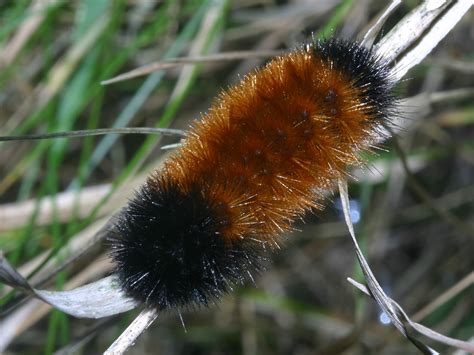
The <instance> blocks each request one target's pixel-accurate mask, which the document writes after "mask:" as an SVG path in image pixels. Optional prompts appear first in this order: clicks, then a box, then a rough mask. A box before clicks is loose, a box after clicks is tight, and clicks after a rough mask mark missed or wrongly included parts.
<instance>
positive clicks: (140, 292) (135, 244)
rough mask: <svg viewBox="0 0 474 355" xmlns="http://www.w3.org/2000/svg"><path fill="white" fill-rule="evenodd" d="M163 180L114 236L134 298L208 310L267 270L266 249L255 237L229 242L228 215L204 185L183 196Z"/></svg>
mask: <svg viewBox="0 0 474 355" xmlns="http://www.w3.org/2000/svg"><path fill="white" fill-rule="evenodd" d="M157 181H158V183H159V185H160V186H156V182H155V183H154V184H153V186H151V185H150V184H149V183H148V184H145V185H144V186H142V187H141V189H140V190H139V191H138V192H137V194H136V195H135V197H134V198H133V199H132V200H131V201H130V202H129V204H128V205H127V206H126V207H125V208H124V210H123V211H122V212H121V214H120V215H119V217H118V220H117V222H116V224H115V232H114V234H113V236H112V237H111V238H110V242H111V255H112V258H113V259H114V261H115V263H116V265H117V271H116V272H117V275H118V278H119V281H120V283H121V286H122V289H123V290H124V291H125V292H126V294H127V295H128V296H130V297H132V298H134V299H136V300H137V301H139V302H143V303H146V304H147V305H148V306H150V307H156V308H158V309H168V308H173V307H183V306H184V307H186V306H201V305H206V306H207V305H209V304H210V303H214V302H215V301H216V300H217V299H218V298H219V297H220V296H221V295H222V294H224V293H226V292H229V291H231V289H232V287H233V286H234V285H235V284H238V283H242V282H244V281H245V279H246V278H247V277H248V276H249V273H251V272H254V271H258V270H260V269H261V261H262V260H263V259H262V256H261V255H260V254H261V248H259V247H258V246H256V245H255V243H256V242H252V241H251V240H249V239H250V238H246V239H245V240H243V239H237V240H234V241H229V240H225V238H223V236H222V235H220V233H219V232H220V228H221V227H220V226H221V223H220V222H221V219H222V218H223V217H222V216H221V217H219V215H218V213H217V212H216V209H215V208H214V206H213V204H212V202H210V201H208V200H207V199H206V198H205V197H204V196H202V193H201V191H200V189H199V188H198V187H195V188H193V189H191V190H190V191H189V192H187V193H183V192H181V191H180V189H179V188H177V187H176V186H173V185H172V184H170V183H167V182H164V181H163V180H157ZM224 218H225V217H224Z"/></svg>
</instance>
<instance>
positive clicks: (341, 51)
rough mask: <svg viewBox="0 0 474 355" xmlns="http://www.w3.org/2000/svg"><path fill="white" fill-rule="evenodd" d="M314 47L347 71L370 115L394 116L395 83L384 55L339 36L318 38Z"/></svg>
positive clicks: (324, 58)
mask: <svg viewBox="0 0 474 355" xmlns="http://www.w3.org/2000/svg"><path fill="white" fill-rule="evenodd" d="M312 46H313V48H314V54H315V56H316V57H317V58H321V59H322V60H323V61H325V62H327V63H330V64H331V66H332V67H333V68H334V69H336V70H337V71H340V72H341V73H345V74H346V75H347V78H350V79H351V80H352V84H353V85H354V87H356V88H359V89H360V99H361V100H362V101H363V102H365V103H367V104H368V107H371V108H372V110H371V111H370V112H369V114H370V115H372V116H373V117H374V118H377V119H380V121H381V122H382V121H386V120H387V119H388V118H390V117H391V116H392V115H393V110H394V107H395V103H396V99H395V96H394V95H393V92H392V89H393V85H394V82H393V80H392V78H391V71H390V67H389V66H388V64H387V63H386V62H385V61H384V60H383V59H382V58H379V57H377V56H376V55H375V54H374V52H373V51H372V50H371V49H368V48H366V47H364V46H362V45H361V44H360V43H357V42H353V41H347V40H344V39H339V38H331V39H328V40H316V41H315V42H314V43H313V44H312Z"/></svg>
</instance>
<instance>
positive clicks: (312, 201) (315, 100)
mask: <svg viewBox="0 0 474 355" xmlns="http://www.w3.org/2000/svg"><path fill="white" fill-rule="evenodd" d="M393 85H394V81H393V80H392V79H391V76H390V70H389V67H388V65H387V63H386V62H384V60H383V59H381V58H378V57H377V56H376V55H375V54H374V53H373V52H372V51H371V50H370V49H367V48H365V47H364V46H363V45H361V44H359V43H357V42H351V41H346V40H341V39H328V40H311V41H308V42H307V43H304V44H303V45H301V46H300V47H299V48H298V49H296V50H294V51H293V52H291V53H289V54H287V55H284V56H279V57H276V58H275V59H273V60H272V61H270V62H269V63H268V64H267V65H266V66H264V67H263V68H261V69H258V70H256V71H254V72H253V73H250V74H248V75H247V76H245V77H244V78H243V79H242V81H241V82H240V83H238V84H237V85H235V86H233V87H231V88H229V89H228V90H226V91H223V92H222V93H221V94H220V95H219V96H218V97H217V98H216V99H215V100H214V102H213V104H212V106H211V108H210V109H209V111H208V112H207V113H206V114H204V115H203V117H202V119H201V120H197V121H195V122H194V123H193V124H192V127H191V129H190V132H189V134H188V135H187V137H186V138H185V140H184V142H183V144H182V146H181V147H180V148H178V149H177V151H175V152H174V154H172V155H171V156H170V157H169V158H168V159H167V160H166V161H165V162H164V164H163V166H162V167H161V168H160V169H159V170H155V171H154V172H153V173H152V174H151V175H150V176H149V177H148V179H147V181H146V182H145V184H144V185H143V186H142V187H141V188H140V189H139V190H138V191H137V192H136V194H135V196H134V197H133V198H132V199H131V200H130V201H129V203H128V205H127V206H126V207H125V208H123V210H122V211H121V212H120V214H119V215H118V217H117V218H116V222H115V225H114V232H113V234H112V236H111V237H110V254H111V257H112V259H113V260H114V262H115V264H116V273H117V276H118V279H119V282H120V285H121V287H122V289H123V290H124V291H125V293H126V294H127V295H129V296H130V297H132V298H134V299H135V300H137V301H139V302H143V303H145V304H147V305H148V306H149V307H155V308H157V309H160V310H166V309H170V308H174V307H193V306H207V305H209V304H212V303H215V302H216V301H217V300H218V299H219V298H220V297H221V296H222V295H223V294H225V293H227V292H229V291H231V290H232V289H233V287H234V286H235V285H237V284H240V283H243V282H245V281H246V280H248V279H250V280H251V279H252V278H253V275H254V274H255V273H258V272H259V271H260V270H262V269H263V267H264V264H265V260H266V259H267V255H268V251H269V250H273V249H275V248H277V247H278V246H279V243H280V240H281V236H282V234H283V233H285V232H288V231H291V230H292V224H293V222H294V221H295V220H296V219H299V218H302V217H303V215H304V214H305V212H307V211H308V210H311V209H321V208H322V207H323V202H324V192H325V191H327V190H332V189H334V187H335V185H336V184H337V181H338V179H340V178H343V177H344V176H345V175H346V169H347V167H348V166H351V165H360V164H362V163H363V162H362V161H361V158H360V157H359V153H360V152H361V151H365V150H369V149H370V148H371V147H372V146H373V145H374V144H375V143H376V142H377V140H379V139H380V135H381V134H382V133H381V127H382V126H383V125H386V124H389V122H390V117H391V115H393V114H394V112H396V109H397V105H396V99H395V96H394V95H393V93H392V87H393Z"/></svg>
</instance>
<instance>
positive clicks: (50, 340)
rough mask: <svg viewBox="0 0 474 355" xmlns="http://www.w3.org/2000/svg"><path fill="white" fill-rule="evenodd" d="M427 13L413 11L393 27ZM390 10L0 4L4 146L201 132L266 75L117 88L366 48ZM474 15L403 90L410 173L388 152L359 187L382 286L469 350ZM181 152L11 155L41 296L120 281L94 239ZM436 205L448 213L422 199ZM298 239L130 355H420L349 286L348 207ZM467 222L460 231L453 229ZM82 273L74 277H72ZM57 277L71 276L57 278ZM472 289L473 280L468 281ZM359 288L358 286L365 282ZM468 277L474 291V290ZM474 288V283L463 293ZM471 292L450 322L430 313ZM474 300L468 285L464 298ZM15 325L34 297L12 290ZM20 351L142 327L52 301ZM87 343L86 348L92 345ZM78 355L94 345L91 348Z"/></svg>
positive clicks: (25, 268)
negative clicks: (207, 116) (315, 52)
mask: <svg viewBox="0 0 474 355" xmlns="http://www.w3.org/2000/svg"><path fill="white" fill-rule="evenodd" d="M416 4H417V2H415V1H406V2H405V3H404V4H403V5H402V6H401V7H399V9H398V10H397V11H396V13H395V14H394V15H393V16H392V17H391V18H390V19H389V22H388V23H387V25H386V27H387V29H389V28H390V27H391V26H392V25H393V24H395V23H396V22H397V21H398V20H399V19H400V18H401V17H402V16H404V15H405V14H406V13H407V12H409V11H410V9H412V8H413V7H414V6H415V5H416ZM385 5H386V4H385V3H384V2H380V1H363V2H360V1H340V2H336V1H334V2H318V1H315V2H308V1H307V2H305V1H296V0H295V1H265V0H246V1H230V0H229V1H226V0H207V1H206V0H203V1H174V0H168V1H166V0H164V1H148V0H144V1H140V0H133V1H132V0H121V1H113V0H101V1H96V0H77V1H61V0H49V1H41V0H31V1H26V0H25V1H6V2H2V3H0V23H1V26H0V27H1V28H0V135H20V134H32V133H42V132H56V131H67V130H78V129H93V128H105V127H126V126H149V127H152V126H156V127H174V128H182V129H186V128H187V127H188V125H189V122H190V120H192V119H194V118H199V116H200V113H201V112H204V111H205V110H206V109H207V108H208V107H209V105H210V102H211V100H212V97H214V96H215V95H217V94H218V93H219V91H220V90H221V88H225V87H227V86H229V85H231V84H232V83H234V82H236V81H237V80H238V78H239V77H238V75H239V74H241V75H242V74H245V73H247V72H248V71H250V70H252V69H253V68H255V67H256V66H258V65H260V64H263V63H264V62H265V59H262V58H248V59H245V60H241V61H222V62H209V63H203V64H199V65H195V66H183V67H177V68H173V69H170V70H168V71H158V72H153V73H151V74H149V75H147V76H143V77H137V78H133V79H130V80H125V81H121V82H118V83H115V84H111V85H101V81H103V80H106V79H110V78H112V77H114V76H116V75H118V74H120V73H123V72H126V71H129V70H132V69H135V68H137V67H140V66H143V65H145V64H149V63H151V62H154V61H157V60H162V59H166V58H173V57H177V56H200V55H206V54H213V53H218V52H226V51H241V50H246V51H248V50H254V51H269V50H281V49H287V48H293V47H295V46H296V45H297V43H298V42H300V41H302V40H304V39H305V38H307V36H308V35H309V34H311V33H313V32H314V34H315V35H316V36H323V37H324V36H325V37H328V36H332V35H338V36H342V37H346V38H360V34H361V33H365V30H366V28H367V26H368V25H369V21H371V20H372V19H373V18H374V17H376V16H377V14H378V13H379V12H380V11H382V9H383V6H385ZM472 23H473V22H472V13H471V14H468V15H467V16H466V18H465V19H464V20H463V21H461V22H460V23H459V24H458V25H457V26H456V28H455V29H454V30H453V31H452V32H451V33H450V34H449V35H448V38H446V39H445V40H444V41H443V42H442V43H441V44H440V46H438V48H437V49H436V51H435V52H434V53H433V54H432V55H431V56H430V57H429V58H428V59H427V60H425V61H424V62H423V63H422V64H420V65H419V66H417V67H416V68H415V69H414V70H412V71H410V73H409V75H408V80H405V81H403V82H402V83H401V84H400V85H399V86H400V88H399V91H400V93H402V95H403V97H407V98H409V99H410V100H409V101H408V104H407V105H406V106H405V107H404V114H405V115H406V116H407V118H406V120H407V122H408V124H407V127H406V128H405V129H404V130H403V131H402V132H401V133H400V137H399V139H400V141H401V145H402V148H403V151H404V154H405V155H406V159H407V161H408V163H409V167H410V171H411V172H410V173H408V172H406V171H404V170H403V169H402V167H401V164H400V159H399V156H398V155H397V154H396V153H395V150H394V149H392V146H391V143H390V142H386V143H385V144H384V146H383V150H381V151H377V153H376V154H374V155H371V156H370V157H367V159H368V160H369V161H370V164H369V166H370V167H369V169H366V170H365V171H353V174H354V175H355V176H357V181H353V182H352V185H351V191H350V194H351V197H352V198H353V199H354V200H353V202H354V206H355V208H356V209H358V212H359V214H360V221H359V222H358V224H357V228H358V236H359V238H360V239H361V243H362V244H363V246H364V248H365V253H366V255H367V256H368V258H369V259H370V262H371V265H372V266H373V268H374V271H375V273H376V274H377V277H378V279H379V281H380V282H381V283H382V286H383V287H384V288H385V289H386V290H387V291H388V292H387V293H388V294H389V295H391V296H392V297H393V298H394V299H396V300H397V301H399V302H400V303H401V304H402V305H403V306H404V308H405V310H407V311H408V312H409V313H410V314H411V315H413V316H414V319H415V320H418V321H422V322H423V323H424V324H426V325H427V326H430V327H433V328H435V329H437V330H439V331H441V332H443V333H445V334H449V335H451V336H453V337H459V338H463V339H467V338H469V337H471V336H472V334H473V333H474V311H473V309H474V297H472V296H473V286H472V283H473V278H474V277H473V276H472V275H473V274H472V272H473V269H474V258H473V257H472V256H473V255H474V235H472V234H469V231H466V228H464V225H465V224H467V225H470V226H471V229H472V221H473V220H474V203H473V201H474V159H473V157H474V144H473V142H474V140H473V138H474V106H473V104H472V102H473V100H472V98H473V96H474V87H473V86H474V69H473V59H474V47H473V46H472V43H474V41H473V40H474V38H473V36H474V27H473V26H472ZM176 142H177V139H175V138H170V137H157V136H143V135H141V136H138V135H129V136H117V135H109V136H100V137H87V138H79V139H58V140H45V141H36V142H9V143H2V144H0V250H2V251H3V253H4V254H5V255H6V257H7V258H8V260H9V261H11V262H12V263H13V264H14V265H15V266H17V267H19V268H20V270H21V271H22V272H24V274H25V275H29V277H30V280H31V281H32V282H33V283H34V284H35V285H37V286H38V287H40V288H51V289H61V288H71V287H75V286H78V285H80V284H83V283H87V282H90V281H93V280H95V279H98V278H100V277H102V276H103V275H105V274H107V273H110V271H111V265H110V263H109V262H108V259H107V257H106V254H105V253H104V251H105V248H104V247H103V245H101V244H100V243H94V239H93V235H94V232H95V231H97V230H98V229H99V228H100V226H101V225H103V224H104V223H105V221H106V220H107V216H110V214H111V213H113V212H114V211H115V210H116V209H117V208H118V207H119V206H121V205H122V204H124V203H125V201H126V199H127V196H129V194H130V192H131V191H132V190H133V188H134V187H135V186H137V184H138V183H139V182H140V181H143V178H144V176H145V174H146V173H147V172H149V171H150V170H151V169H152V168H153V167H154V166H156V165H157V164H158V162H159V160H160V159H161V158H163V156H164V155H165V154H166V152H165V151H163V150H160V146H163V145H166V144H172V143H176ZM411 174H412V176H413V177H414V178H415V179H417V181H418V182H419V183H421V184H422V186H423V187H424V188H425V189H426V190H427V191H428V192H429V194H430V196H431V203H433V204H434V205H435V207H436V206H437V207H439V208H441V209H442V210H444V211H446V212H447V214H448V217H447V218H451V217H454V219H455V221H459V222H460V223H458V224H456V223H448V222H449V221H447V220H446V216H445V215H443V214H440V213H437V212H436V208H433V206H432V205H430V203H429V202H427V200H426V199H423V198H422V197H420V195H419V194H417V192H416V190H415V189H413V187H412V185H411V184H410V180H411V178H409V177H410V176H411ZM305 221H306V223H305V224H302V223H301V224H300V225H298V226H297V227H298V228H299V229H301V231H302V232H297V233H293V234H291V235H289V236H288V241H287V242H286V245H285V248H284V249H283V250H282V251H281V252H279V253H278V254H275V255H274V257H273V259H274V260H273V262H272V264H271V265H270V266H269V270H268V271H266V272H265V273H264V274H262V275H261V276H260V277H259V278H258V280H257V281H256V283H257V286H258V287H257V288H254V287H253V286H252V285H249V286H248V287H243V288H241V289H239V290H237V292H236V293H234V294H233V295H231V296H229V297H226V298H225V299H224V300H223V301H222V302H221V303H220V305H219V306H218V307H212V308H211V309H203V310H199V311H195V312H187V313H185V314H184V320H185V324H186V328H187V332H184V331H183V328H182V326H181V322H180V321H179V319H178V317H177V315H176V314H173V313H169V314H163V315H161V316H160V319H159V321H158V322H157V323H156V325H155V326H154V327H152V328H151V329H149V330H148V331H147V332H146V333H145V334H144V335H143V336H142V337H141V338H140V340H139V342H138V343H137V345H136V346H135V347H134V348H133V350H132V352H136V353H144V352H147V351H159V352H160V353H172V354H188V353H194V354H199V353H206V354H221V353H226V354H289V353H292V354H310V353H311V354H312V353H324V354H338V353H347V354H369V353H373V354H394V353H406V354H408V353H413V352H414V350H413V348H412V345H411V344H409V343H408V342H407V341H406V340H405V339H404V338H402V336H400V335H399V334H398V333H397V332H396V330H395V329H394V328H393V327H387V326H385V325H384V317H383V315H381V314H379V310H378V309H377V308H376V307H375V306H374V304H373V302H372V301H371V300H370V299H368V298H366V297H365V296H363V295H361V294H359V292H358V291H356V290H354V289H353V287H352V286H351V285H350V284H349V283H347V281H346V277H347V276H352V275H354V274H356V275H357V274H358V273H359V270H358V268H357V267H356V262H355V258H354V253H353V249H352V246H351V244H350V241H349V239H348V238H347V229H346V226H345V225H344V222H343V220H342V219H341V212H340V207H339V205H338V201H337V199H336V198H332V199H329V200H328V203H327V208H326V210H325V211H322V212H317V213H316V215H308V216H307V218H306V219H305ZM451 222H452V221H451ZM65 262H67V263H66V266H65V267H61V266H62V265H64V263H65ZM58 267H59V268H58ZM469 274H470V275H471V276H469ZM359 276H360V275H359ZM469 277H470V279H469ZM465 278H467V279H465ZM463 279H464V280H466V283H467V284H469V280H470V286H468V287H464V288H463V287H458V288H455V289H454V290H453V292H452V294H450V295H448V297H447V298H446V300H445V301H444V302H443V303H442V304H441V305H439V306H436V307H432V308H424V307H425V306H426V305H428V304H430V303H431V302H432V301H433V300H436V299H437V297H438V296H440V295H441V294H443V293H444V292H445V291H447V290H450V289H451V288H452V287H453V286H454V285H458V283H459V282H460V281H461V280H463ZM461 286H462V284H461ZM0 296H1V298H0V310H1V311H2V313H1V314H0V322H1V321H2V320H5V319H9V318H8V317H11V315H12V314H13V313H12V312H14V310H13V309H12V307H11V306H12V305H13V304H15V303H16V301H17V300H18V298H17V297H18V295H15V294H13V293H12V292H10V291H9V290H7V289H6V288H3V289H2V288H0ZM30 312H31V313H30V314H29V316H28V319H27V320H26V319H25V320H23V321H22V322H21V323H20V324H16V326H18V327H19V331H18V335H17V337H16V338H15V341H14V342H13V343H12V344H11V345H10V347H9V351H10V352H11V353H38V352H45V353H52V352H53V351H57V350H59V349H63V350H71V349H72V348H71V347H72V346H73V345H77V344H80V346H79V347H78V348H77V349H78V350H76V351H78V352H83V353H91V352H92V353H97V352H99V351H101V350H103V349H105V348H107V346H108V345H109V344H110V343H111V342H112V341H113V339H114V338H115V337H116V336H117V335H118V334H120V332H121V330H123V328H124V327H125V326H126V325H127V324H128V323H129V321H130V320H131V319H132V317H133V316H134V314H125V315H123V316H122V317H115V318H113V319H109V320H105V321H100V322H99V321H94V320H81V319H73V318H70V317H68V316H66V315H65V314H63V313H61V312H57V311H53V312H50V311H49V310H48V309H47V307H46V306H44V305H42V304H40V303H38V304H37V307H36V308H34V309H32V310H31V311H30ZM81 341H82V342H81ZM78 342H79V343H78Z"/></svg>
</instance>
